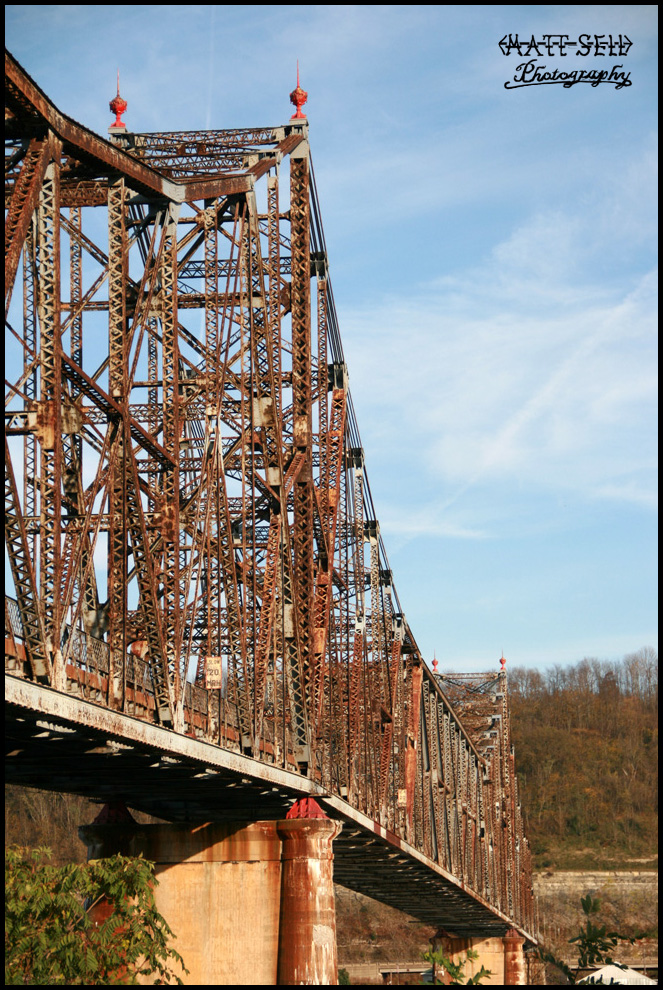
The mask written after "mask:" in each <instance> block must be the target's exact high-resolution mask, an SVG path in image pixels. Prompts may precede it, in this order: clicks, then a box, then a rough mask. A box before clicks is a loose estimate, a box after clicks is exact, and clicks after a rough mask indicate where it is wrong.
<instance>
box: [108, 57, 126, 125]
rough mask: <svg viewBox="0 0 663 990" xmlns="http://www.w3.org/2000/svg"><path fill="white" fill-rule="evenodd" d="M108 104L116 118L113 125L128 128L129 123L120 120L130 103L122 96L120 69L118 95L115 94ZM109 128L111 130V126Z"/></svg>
mask: <svg viewBox="0 0 663 990" xmlns="http://www.w3.org/2000/svg"><path fill="white" fill-rule="evenodd" d="M108 106H109V107H110V112H111V113H114V114H115V120H114V121H113V123H112V124H111V127H121V128H122V130H126V129H127V125H126V124H124V123H123V122H122V121H121V120H120V118H121V116H122V114H123V113H125V112H126V109H127V106H128V104H127V101H126V100H123V99H122V97H121V96H120V70H119V69H118V70H117V96H115V97H114V98H113V99H112V100H111V101H110V103H109V104H108ZM109 130H110V128H109Z"/></svg>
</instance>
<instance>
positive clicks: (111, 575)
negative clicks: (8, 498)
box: [107, 179, 131, 709]
mask: <svg viewBox="0 0 663 990" xmlns="http://www.w3.org/2000/svg"><path fill="white" fill-rule="evenodd" d="M128 268H129V265H128V242H127V228H126V189H125V185H124V179H119V180H118V181H117V182H114V183H111V184H110V185H109V187H108V391H109V393H110V395H111V398H113V399H115V401H116V402H118V403H119V404H120V405H123V406H124V412H125V415H124V416H123V420H122V423H121V424H118V436H117V440H116V443H117V444H118V447H119V449H118V456H117V457H116V458H115V462H114V468H113V472H112V478H111V482H110V485H109V507H108V516H109V530H108V592H107V593H108V645H109V652H110V670H109V677H108V703H109V705H111V707H116V708H122V709H124V703H125V698H124V690H123V681H124V668H125V663H124V658H125V656H126V650H127V641H126V640H127V631H126V610H127V502H126V499H127V491H126V489H127V457H128V456H130V452H129V450H128V447H129V446H130V443H131V440H130V435H129V430H128V425H127V423H126V419H127V416H128V412H127V410H126V405H125V404H126V403H127V402H128V401H129V399H128V396H127V394H126V392H127V356H126V336H127V278H128V273H129V272H128Z"/></svg>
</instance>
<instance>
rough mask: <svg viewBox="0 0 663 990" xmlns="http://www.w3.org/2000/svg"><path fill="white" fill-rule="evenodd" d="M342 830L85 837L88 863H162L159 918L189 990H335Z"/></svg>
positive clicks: (180, 830)
mask: <svg viewBox="0 0 663 990" xmlns="http://www.w3.org/2000/svg"><path fill="white" fill-rule="evenodd" d="M340 828H341V826H340V824H339V823H338V822H334V821H331V820H329V819H326V818H316V819H310V820H309V819H291V820H284V821H279V822H273V821H264V822H252V823H243V822H242V823H232V824H230V823H223V824H205V825H197V826H195V825H188V824H187V825H139V824H137V823H132V822H126V823H124V822H122V823H115V824H110V823H109V824H93V825H87V826H84V827H82V828H81V829H80V830H79V835H80V837H81V839H82V840H83V841H84V842H86V843H87V845H88V858H89V859H101V858H104V857H106V856H111V855H113V854H115V853H123V854H124V855H131V856H137V855H139V854H141V853H142V854H143V856H144V858H145V859H148V860H151V861H152V862H154V863H155V864H156V868H155V873H156V877H157V879H158V881H159V884H158V886H157V888H156V890H155V899H156V904H157V909H158V910H159V912H160V913H161V914H162V915H163V917H164V918H165V919H166V921H167V922H168V924H169V925H170V927H171V928H172V930H173V931H174V932H175V934H176V936H177V938H176V941H175V942H174V943H173V947H174V948H175V949H176V950H177V951H178V952H179V953H180V955H181V956H182V958H183V959H184V962H185V964H186V966H187V968H188V969H189V973H188V975H184V974H180V975H181V976H182V980H183V982H184V984H185V985H187V986H231V985H234V986H335V985H337V984H338V972H337V958H336V919H335V909H334V888H333V882H332V867H333V862H332V860H333V856H332V842H333V839H334V838H335V837H336V835H337V834H338V833H339V831H340ZM145 982H146V983H147V982H149V981H148V980H146V981H145Z"/></svg>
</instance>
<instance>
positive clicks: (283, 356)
mask: <svg viewBox="0 0 663 990" xmlns="http://www.w3.org/2000/svg"><path fill="white" fill-rule="evenodd" d="M5 66H6V89H5V94H6V108H7V110H6V140H7V143H6V155H5V177H6V185H5V207H6V233H5V244H6V262H5V272H6V296H5V301H6V319H7V379H6V405H5V425H6V442H5V451H6V480H5V520H6V539H7V549H8V555H9V561H10V565H11V574H12V579H13V593H11V594H10V596H9V597H8V598H7V600H6V612H5V614H6V655H7V662H8V667H9V670H10V671H11V672H12V673H13V674H14V675H15V676H19V677H22V678H26V679H30V680H33V681H36V682H38V683H41V684H43V685H47V686H50V687H51V688H55V689H57V690H59V691H61V692H66V693H69V694H71V695H75V696H76V697H78V698H83V699H87V700H89V701H93V702H94V703H95V704H97V705H100V706H104V707H105V708H107V709H111V710H114V711H116V712H120V713H125V714H128V715H132V716H135V717H137V718H139V719H142V720H145V721H148V722H152V723H156V724H158V725H161V726H163V727H166V728H170V729H172V730H173V731H175V732H177V733H185V734H187V735H190V736H195V737H196V738H198V739H202V740H207V741H209V742H210V743H213V744H216V745H218V746H221V747H223V748H225V749H231V750H234V751H236V752H238V753H241V754H244V755H247V756H249V757H252V758H253V759H254V760H256V761H260V762H261V763H263V764H273V765H275V766H278V767H283V768H286V769H290V770H295V771H296V772H298V773H300V774H301V775H304V776H306V777H307V778H310V779H312V780H314V781H317V782H319V783H320V784H321V785H323V786H324V787H325V788H327V789H328V791H329V793H331V794H333V795H336V796H337V797H339V798H343V799H345V800H346V801H347V802H348V803H349V805H351V806H352V807H353V808H355V809H357V810H358V811H361V812H362V813H364V814H366V815H368V816H369V817H370V818H371V819H372V820H373V821H374V822H375V823H377V824H379V826H381V827H382V828H383V829H385V830H387V831H388V832H389V833H390V834H392V835H393V836H397V837H400V839H401V840H402V841H404V842H407V843H409V844H410V845H411V846H412V847H414V848H415V849H416V850H418V852H419V853H421V854H423V855H424V856H426V857H427V858H428V859H429V860H430V861H432V862H433V863H436V864H439V865H440V866H442V867H443V868H444V869H445V870H447V871H448V872H449V873H450V874H453V875H454V876H455V877H457V878H458V879H459V881H460V882H461V883H462V885H463V886H464V887H466V888H467V889H469V890H471V891H474V892H476V893H477V894H478V895H479V896H480V897H481V898H483V899H484V900H485V901H486V902H489V903H490V904H491V905H493V906H494V907H495V908H497V909H498V910H500V911H502V913H503V914H504V915H507V916H508V918H510V919H512V921H513V922H514V923H516V924H517V925H519V926H521V927H522V928H523V929H524V930H527V931H530V932H532V931H534V919H533V906H532V894H531V868H530V859H529V853H528V850H527V842H526V839H525V838H524V835H523V826H522V818H521V815H520V809H519V806H518V799H517V787H516V779H515V773H514V767H513V757H512V753H511V748H510V742H509V722H508V712H507V709H506V690H505V688H506V684H505V675H503V674H500V675H497V677H496V678H493V679H492V680H491V679H490V678H488V677H486V678H484V679H483V680H481V679H479V681H476V679H475V680H474V681H472V680H471V679H469V680H467V679H466V680H465V681H463V680H462V678H461V679H459V680H457V681H453V682H452V681H449V682H448V683H447V682H445V683H444V684H443V683H442V682H441V680H440V679H439V678H438V677H436V676H435V675H434V674H433V673H432V672H431V671H430V670H429V669H428V667H427V666H426V664H425V663H424V662H423V658H422V656H421V653H420V651H419V649H418V647H417V644H416V642H415V639H414V637H413V634H412V631H411V630H410V627H409V625H408V623H407V621H406V619H405V616H404V615H403V612H402V609H401V606H400V603H399V600H398V596H397V594H396V591H395V588H394V585H393V581H392V573H391V570H390V568H389V563H388V560H387V557H386V553H385V549H384V545H383V541H382V538H381V535H380V527H379V523H378V521H377V518H376V513H375V509H374V505H373V500H372V498H371V493H370V489H369V487H368V482H367V476H366V466H365V463H364V455H363V450H362V446H361V441H360V437H359V432H358V429H357V424H356V421H355V415H354V411H353V407H352V402H351V399H350V394H349V391H348V376H347V369H346V366H345V362H344V357H343V351H342V347H341V341H340V336H339V331H338V326H337V319H336V312H335V308H334V301H333V295H332V292H331V286H330V282H329V273H328V265H327V255H326V250H325V242H324V237H323V233H322V227H321V223H320V215H319V209H318V204H317V196H316V191H315V183H314V179H313V172H312V169H311V159H310V154H309V145H308V138H307V134H308V131H307V124H306V120H305V119H304V120H292V121H291V122H290V123H289V124H288V125H286V126H284V127H276V128H254V129H247V130H233V131H196V132H184V133H168V134H130V133H124V134H123V133H121V132H120V133H119V134H117V135H114V136H113V138H112V140H111V141H107V140H104V139H102V138H100V137H98V136H97V135H95V134H93V133H92V132H90V131H88V130H86V129H85V128H84V127H83V126H81V125H79V124H77V123H76V122H75V121H73V120H71V119H70V118H67V117H66V116H65V115H64V114H62V113H61V112H60V111H59V110H57V109H56V108H55V107H54V105H53V104H52V103H51V102H50V101H49V99H48V98H47V97H46V96H45V95H44V94H43V93H42V92H41V90H40V89H39V88H38V87H37V86H36V84H35V83H34V82H33V81H32V80H31V79H30V78H29V77H28V76H27V75H26V74H25V72H24V71H23V70H22V69H21V68H20V66H19V65H18V64H17V63H16V62H15V61H14V60H13V59H12V58H11V57H6V60H5ZM443 687H444V690H443Z"/></svg>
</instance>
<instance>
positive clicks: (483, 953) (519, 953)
mask: <svg viewBox="0 0 663 990" xmlns="http://www.w3.org/2000/svg"><path fill="white" fill-rule="evenodd" d="M431 941H432V944H433V950H436V949H438V948H439V949H442V951H443V953H444V955H445V956H447V957H448V958H450V959H451V961H452V962H453V963H461V962H464V961H465V960H466V957H467V952H468V949H471V950H472V951H473V952H476V953H477V958H476V959H474V960H468V961H467V962H465V968H464V970H463V978H464V979H467V978H468V977H470V976H475V975H476V974H477V973H478V972H479V970H480V969H481V967H482V966H485V968H486V969H487V970H489V971H490V976H489V977H486V978H485V979H484V980H483V981H482V983H483V985H484V986H495V987H509V986H526V985H527V966H526V960H525V952H524V949H523V946H524V943H525V939H524V938H523V937H522V936H521V935H520V934H519V933H518V932H517V931H516V929H515V928H510V929H509V931H508V932H507V933H506V935H505V936H504V937H503V938H499V937H492V938H460V937H458V936H454V935H450V934H449V933H448V932H445V931H443V930H441V931H439V932H438V933H437V935H436V936H435V937H434V938H433V939H431ZM438 978H439V979H442V978H443V977H442V974H441V973H438Z"/></svg>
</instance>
